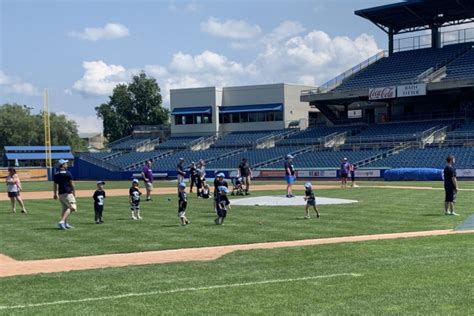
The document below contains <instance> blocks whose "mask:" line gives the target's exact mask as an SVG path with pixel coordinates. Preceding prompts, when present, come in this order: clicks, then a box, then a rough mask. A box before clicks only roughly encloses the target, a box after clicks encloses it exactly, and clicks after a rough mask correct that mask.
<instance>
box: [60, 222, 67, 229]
mask: <svg viewBox="0 0 474 316" xmlns="http://www.w3.org/2000/svg"><path fill="white" fill-rule="evenodd" d="M58 228H59V229H60V230H66V229H67V228H66V226H65V225H64V223H58Z"/></svg>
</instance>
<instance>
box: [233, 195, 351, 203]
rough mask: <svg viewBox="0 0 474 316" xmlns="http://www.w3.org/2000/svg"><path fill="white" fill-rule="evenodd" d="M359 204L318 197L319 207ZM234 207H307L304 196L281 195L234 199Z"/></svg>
mask: <svg viewBox="0 0 474 316" xmlns="http://www.w3.org/2000/svg"><path fill="white" fill-rule="evenodd" d="M351 203H357V201H356V200H346V199H335V198H325V197H316V204H318V205H333V204H351ZM231 204H232V205H252V206H298V205H306V201H305V200H304V199H303V196H295V197H294V198H287V197H286V196H281V195H271V196H256V197H251V198H242V199H233V200H231Z"/></svg>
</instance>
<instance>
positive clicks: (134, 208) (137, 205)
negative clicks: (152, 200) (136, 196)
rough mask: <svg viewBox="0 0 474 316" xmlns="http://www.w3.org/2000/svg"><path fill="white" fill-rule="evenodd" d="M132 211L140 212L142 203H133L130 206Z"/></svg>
mask: <svg viewBox="0 0 474 316" xmlns="http://www.w3.org/2000/svg"><path fill="white" fill-rule="evenodd" d="M130 210H131V211H139V210H140V203H131V204H130Z"/></svg>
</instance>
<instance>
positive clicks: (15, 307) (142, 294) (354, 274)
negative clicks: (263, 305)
mask: <svg viewBox="0 0 474 316" xmlns="http://www.w3.org/2000/svg"><path fill="white" fill-rule="evenodd" d="M342 276H350V277H360V276H362V274H358V273H339V274H328V275H318V276H309V277H302V278H294V279H274V280H265V281H256V282H245V283H233V284H221V285H211V286H204V287H188V288H181V289H174V290H167V291H152V292H142V293H127V294H121V295H113V296H102V297H89V298H83V299H78V300H64V301H54V302H44V303H36V304H25V305H12V306H6V305H3V306H0V310H8V309H22V308H28V307H42V306H50V305H63V304H71V303H84V302H93V301H102V300H116V299H120V298H128V297H137V296H152V295H160V294H173V293H178V292H197V291H207V290H214V289H225V288H233V287H242V286H252V285H262V284H272V283H284V282H298V281H308V280H316V279H327V278H336V277H342Z"/></svg>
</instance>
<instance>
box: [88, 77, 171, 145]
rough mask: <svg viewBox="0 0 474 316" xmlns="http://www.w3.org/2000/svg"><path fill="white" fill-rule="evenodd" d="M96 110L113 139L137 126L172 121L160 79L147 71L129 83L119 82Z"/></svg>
mask: <svg viewBox="0 0 474 316" xmlns="http://www.w3.org/2000/svg"><path fill="white" fill-rule="evenodd" d="M95 110H96V112H97V116H98V117H99V118H101V119H102V121H103V127H104V135H105V137H107V139H108V140H109V141H110V142H113V141H115V140H117V139H120V138H122V137H125V136H128V135H130V134H131V133H132V131H133V127H134V126H136V125H161V124H167V123H168V120H169V111H168V110H167V109H164V108H163V107H162V98H161V94H160V87H159V86H158V83H157V82H156V79H154V78H151V77H147V75H146V74H145V73H144V72H141V73H140V74H138V75H135V76H133V78H132V82H130V83H129V84H120V85H117V86H116V87H115V88H114V91H113V93H112V95H111V96H110V97H109V101H108V102H107V103H103V104H101V105H100V106H98V107H96V108H95Z"/></svg>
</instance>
